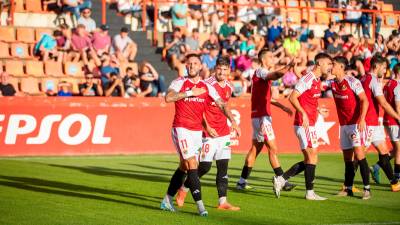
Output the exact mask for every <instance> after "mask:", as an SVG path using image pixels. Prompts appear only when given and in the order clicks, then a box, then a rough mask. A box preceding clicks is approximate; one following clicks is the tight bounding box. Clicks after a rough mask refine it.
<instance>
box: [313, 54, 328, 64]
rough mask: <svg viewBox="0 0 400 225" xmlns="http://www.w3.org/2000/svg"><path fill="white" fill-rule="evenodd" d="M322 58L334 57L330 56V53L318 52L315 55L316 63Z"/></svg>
mask: <svg viewBox="0 0 400 225" xmlns="http://www.w3.org/2000/svg"><path fill="white" fill-rule="evenodd" d="M321 59H329V60H332V57H330V56H329V55H328V54H326V53H323V52H321V53H318V54H317V55H316V56H315V58H314V62H315V64H318V62H319V61H320V60H321Z"/></svg>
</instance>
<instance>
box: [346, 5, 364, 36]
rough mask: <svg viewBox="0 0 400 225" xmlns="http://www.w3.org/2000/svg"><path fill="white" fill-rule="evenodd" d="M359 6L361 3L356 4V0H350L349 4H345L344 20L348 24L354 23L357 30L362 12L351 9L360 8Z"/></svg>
mask: <svg viewBox="0 0 400 225" xmlns="http://www.w3.org/2000/svg"><path fill="white" fill-rule="evenodd" d="M361 6H362V4H358V3H357V0H350V4H348V5H347V6H346V9H347V11H346V16H345V20H344V22H346V23H350V24H356V25H357V30H359V25H360V22H361V15H362V12H359V11H353V10H360V9H361Z"/></svg>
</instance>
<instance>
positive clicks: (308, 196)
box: [306, 192, 327, 201]
mask: <svg viewBox="0 0 400 225" xmlns="http://www.w3.org/2000/svg"><path fill="white" fill-rule="evenodd" d="M306 200H311V201H324V200H327V198H324V197H321V196H319V195H317V194H316V193H315V192H313V193H312V194H306Z"/></svg>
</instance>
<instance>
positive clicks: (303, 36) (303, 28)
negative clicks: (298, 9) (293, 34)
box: [297, 19, 310, 44]
mask: <svg viewBox="0 0 400 225" xmlns="http://www.w3.org/2000/svg"><path fill="white" fill-rule="evenodd" d="M297 33H298V34H299V41H300V43H301V44H307V41H308V35H309V34H310V29H308V22H307V20H304V19H303V20H301V24H300V27H299V28H298V29H297Z"/></svg>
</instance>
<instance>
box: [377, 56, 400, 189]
mask: <svg viewBox="0 0 400 225" xmlns="http://www.w3.org/2000/svg"><path fill="white" fill-rule="evenodd" d="M383 93H384V95H385V98H386V100H387V102H388V103H389V104H390V105H391V106H392V107H393V109H395V110H396V112H397V113H398V114H400V63H399V64H397V65H396V66H395V67H394V68H393V77H392V78H391V79H390V80H389V81H388V82H387V83H386V85H385V87H384V88H383ZM383 125H384V126H385V129H386V131H387V134H388V135H389V138H390V142H391V143H392V146H393V150H392V152H391V153H392V156H391V158H392V157H394V158H395V162H394V176H395V179H397V180H399V179H400V150H399V149H400V130H399V121H398V120H396V119H395V118H393V117H392V116H390V115H389V114H388V113H386V112H385V114H384V115H383ZM379 169H380V163H379V162H377V163H376V164H375V165H373V166H372V167H371V170H372V178H374V181H375V182H376V183H380V178H379Z"/></svg>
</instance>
